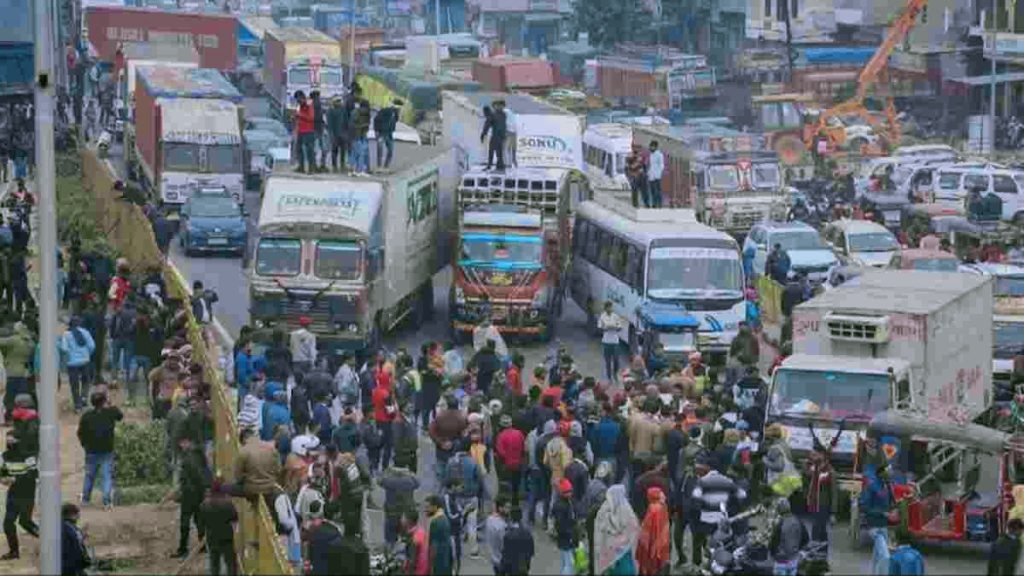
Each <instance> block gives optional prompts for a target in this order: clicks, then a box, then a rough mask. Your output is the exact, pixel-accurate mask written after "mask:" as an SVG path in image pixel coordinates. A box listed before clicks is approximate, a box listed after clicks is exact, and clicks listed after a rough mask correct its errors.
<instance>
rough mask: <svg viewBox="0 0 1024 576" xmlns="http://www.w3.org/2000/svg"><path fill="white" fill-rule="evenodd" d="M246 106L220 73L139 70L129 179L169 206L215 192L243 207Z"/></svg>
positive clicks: (180, 70)
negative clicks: (206, 190)
mask: <svg viewBox="0 0 1024 576" xmlns="http://www.w3.org/2000/svg"><path fill="white" fill-rule="evenodd" d="M241 102H242V95H241V94H240V93H239V92H238V90H237V89H235V87H234V86H232V85H231V83H230V82H228V81H227V79H225V78H224V76H222V75H221V74H220V72H218V71H216V70H210V69H208V68H195V69H187V68H168V67H142V68H139V69H138V70H137V71H136V88H135V139H134V143H133V146H132V147H131V148H130V149H127V152H128V154H127V155H126V161H127V164H128V167H129V173H130V174H133V175H134V177H135V178H136V179H138V180H140V181H141V182H142V184H143V186H144V187H145V188H147V189H149V190H150V191H151V192H152V193H153V194H154V195H155V196H156V197H157V198H159V199H161V200H163V202H165V203H166V204H168V205H169V206H178V205H181V204H182V203H184V202H185V200H187V199H188V197H189V195H190V194H192V193H194V192H195V191H196V190H198V189H200V188H213V187H221V188H224V190H225V191H226V192H227V193H229V194H231V195H232V196H234V197H235V198H236V199H237V200H239V201H241V200H242V194H243V166H242V160H243V157H244V153H243V152H244V151H243V144H242V134H241V127H242V119H243V114H244V112H243V108H242V106H241V105H240V104H241Z"/></svg>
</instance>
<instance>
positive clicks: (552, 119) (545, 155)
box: [516, 114, 583, 170]
mask: <svg viewBox="0 0 1024 576" xmlns="http://www.w3.org/2000/svg"><path fill="white" fill-rule="evenodd" d="M516 162H517V164H518V165H519V166H538V167H546V168H568V169H571V170H583V131H582V127H581V125H580V119H579V117H577V116H574V115H568V114H543V115H540V114H533V115H531V114H516Z"/></svg>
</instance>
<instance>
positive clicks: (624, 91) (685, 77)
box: [596, 54, 717, 110]
mask: <svg viewBox="0 0 1024 576" xmlns="http://www.w3.org/2000/svg"><path fill="white" fill-rule="evenodd" d="M596 74H597V77H596V81H597V89H598V92H599V93H600V95H601V97H602V98H605V99H608V100H613V101H617V102H620V103H621V102H625V103H626V104H633V105H645V106H654V107H655V108H658V109H660V110H665V109H675V108H679V107H680V106H681V105H682V104H683V101H685V100H694V99H710V98H714V97H715V95H716V86H717V78H716V74H715V69H714V68H712V67H708V65H707V61H706V59H705V58H704V56H700V55H690V54H686V55H684V54H670V55H667V56H664V55H661V56H660V55H657V54H648V55H643V56H618V55H617V56H598V58H597V63H596Z"/></svg>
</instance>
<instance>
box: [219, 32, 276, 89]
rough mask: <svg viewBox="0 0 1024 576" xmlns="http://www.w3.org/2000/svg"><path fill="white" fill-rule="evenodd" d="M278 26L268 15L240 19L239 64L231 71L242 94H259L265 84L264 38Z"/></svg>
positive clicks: (234, 81) (232, 77)
mask: <svg viewBox="0 0 1024 576" xmlns="http://www.w3.org/2000/svg"><path fill="white" fill-rule="evenodd" d="M274 28H277V22H275V21H274V19H273V18H270V17H266V16H248V17H244V18H239V19H238V66H237V67H235V69H234V70H233V71H232V72H231V76H230V79H231V82H232V83H234V85H235V86H238V89H239V90H240V91H241V92H242V94H246V95H259V93H260V87H261V86H262V85H263V66H264V64H265V63H266V55H265V53H264V49H263V39H264V38H265V37H266V34H267V30H271V29H274Z"/></svg>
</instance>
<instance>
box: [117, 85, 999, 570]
mask: <svg viewBox="0 0 1024 576" xmlns="http://www.w3.org/2000/svg"><path fill="white" fill-rule="evenodd" d="M245 105H246V110H247V111H248V112H249V114H250V115H253V116H260V115H265V114H266V104H265V102H263V101H262V100H260V99H247V100H246V103H245ZM119 158H121V150H120V147H119V146H115V147H114V148H113V149H112V150H111V159H112V161H113V163H114V164H115V165H117V166H118V167H120V166H121V164H122V162H119V161H118V159H119ZM245 201H246V206H247V208H248V209H249V213H250V215H251V216H250V227H252V226H254V225H255V222H256V220H255V219H256V218H257V216H258V213H259V205H258V204H259V193H258V192H257V191H250V192H248V193H247V194H246V199H245ZM172 246H173V247H172V252H171V259H172V261H173V262H174V263H175V265H176V266H177V267H178V268H179V269H180V270H181V272H182V273H183V274H184V275H185V277H186V278H187V279H188V280H189V281H190V282H191V281H195V280H200V281H202V282H203V284H204V285H205V287H206V288H209V289H213V290H215V291H217V293H218V295H219V296H220V301H219V302H218V303H217V304H216V306H215V313H216V315H217V317H218V318H219V320H220V321H221V323H222V324H223V325H224V327H225V328H226V329H227V331H228V333H229V334H231V335H232V336H235V335H237V333H238V329H239V328H240V327H241V326H242V325H244V324H245V323H246V322H247V321H248V300H249V292H248V279H247V278H246V276H245V272H244V270H243V268H242V261H241V259H240V258H238V257H230V258H229V257H218V256H194V257H187V256H185V255H184V253H183V252H182V251H181V249H180V247H179V246H178V243H177V241H175V242H174V243H173V245H172ZM449 282H450V274H449V273H448V271H447V270H445V271H442V272H440V273H439V274H438V275H437V276H436V277H435V279H434V291H435V303H436V306H435V310H436V311H437V313H436V315H435V318H434V320H433V321H432V322H430V323H428V324H426V325H424V326H421V327H419V328H418V329H416V330H413V329H411V328H408V327H400V328H399V329H398V331H397V332H396V333H394V334H391V335H388V336H387V337H386V339H385V342H386V344H387V345H388V346H389V347H391V348H397V347H402V348H405V349H407V350H409V351H412V352H415V351H418V350H419V347H420V345H421V344H422V343H424V342H426V341H429V340H446V339H447V304H448V285H449V284H448V283H449ZM585 322H586V316H585V315H584V314H583V312H582V311H581V310H580V309H579V308H578V307H577V306H576V305H575V304H573V303H571V302H570V303H568V305H567V306H565V312H564V315H563V317H562V318H561V320H560V322H559V324H558V326H557V330H556V334H555V340H554V341H552V343H551V344H549V345H542V344H538V343H525V342H524V343H519V342H514V341H509V342H508V344H509V347H510V348H513V349H516V350H518V351H520V352H522V353H523V354H524V356H525V357H526V360H527V367H528V371H529V370H530V369H531V367H532V366H535V365H537V364H539V363H542V362H543V361H544V359H545V357H546V356H547V355H548V354H549V353H550V352H551V351H553V350H554V349H555V347H556V346H557V345H558V344H559V343H560V344H563V345H565V346H566V347H567V348H568V350H569V353H570V354H571V355H572V357H573V359H574V361H575V363H576V364H577V365H578V366H579V368H580V371H581V372H582V373H583V374H584V375H594V376H599V375H600V374H601V370H602V368H601V367H602V362H601V352H600V343H599V341H598V340H596V339H594V338H592V337H590V336H589V335H588V334H587V333H586V330H585V329H584V328H585ZM466 353H467V354H468V351H466ZM421 448H422V449H421V451H420V471H421V473H420V481H421V484H422V486H421V488H420V489H419V490H418V491H417V494H418V495H419V496H420V497H421V499H422V498H424V497H425V496H426V495H427V494H431V493H436V491H437V485H436V481H435V479H434V474H433V470H434V469H435V462H434V451H433V448H432V446H431V444H430V442H429V441H428V440H427V439H426V438H421ZM491 483H492V486H493V483H494V478H493V477H492V478H491ZM994 484H995V483H994V481H991V482H990V483H989V484H982V489H983V490H986V489H989V487H990V485H991V486H994ZM371 519H372V527H371V528H372V531H373V532H374V533H376V534H377V537H375V538H371V540H373V541H376V540H382V535H381V534H382V532H381V531H382V530H383V528H382V526H380V524H379V523H380V522H381V520H382V519H381V517H380V515H379V514H377V513H371ZM834 528H835V530H834V536H833V551H832V568H833V570H832V573H833V574H870V573H871V565H870V562H871V550H870V548H858V547H856V546H854V544H853V539H852V538H851V537H850V535H849V532H848V531H847V529H846V526H845V525H839V524H837V525H836V526H834ZM535 538H536V543H537V556H536V557H535V559H534V563H533V569H532V570H531V572H532V573H534V574H553V573H557V571H558V566H559V562H558V551H557V549H556V548H555V546H554V544H553V542H552V540H551V539H550V538H549V537H548V536H547V535H545V534H544V533H543V532H541V531H540V530H537V531H536V532H535ZM924 551H925V561H926V565H927V573H928V574H976V573H980V572H982V571H983V570H984V569H985V564H984V562H985V558H984V556H982V555H979V554H978V553H970V552H967V553H962V552H958V551H953V550H949V549H944V548H942V549H939V548H926V549H925V550H924ZM467 554H468V551H467ZM490 572H491V567H490V561H489V559H488V558H487V556H486V549H485V550H484V555H483V556H482V557H480V558H478V559H473V558H468V557H467V558H466V559H465V560H464V565H463V571H462V573H463V574H488V573H490Z"/></svg>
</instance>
